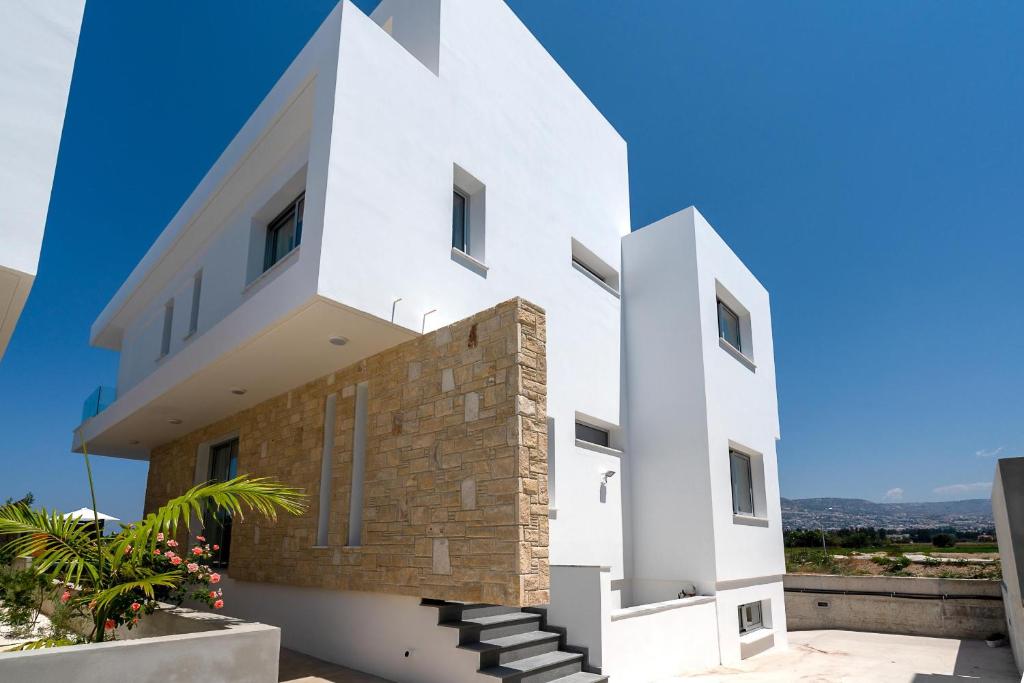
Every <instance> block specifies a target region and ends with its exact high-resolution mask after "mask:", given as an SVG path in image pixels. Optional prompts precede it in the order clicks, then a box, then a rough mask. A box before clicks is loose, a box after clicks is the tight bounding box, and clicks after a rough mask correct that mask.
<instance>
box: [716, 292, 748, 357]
mask: <svg viewBox="0 0 1024 683" xmlns="http://www.w3.org/2000/svg"><path fill="white" fill-rule="evenodd" d="M718 336H719V337H720V338H721V339H724V340H725V341H726V342H728V343H729V344H730V345H731V346H732V347H733V348H734V349H736V350H737V351H742V350H743V345H742V343H741V342H742V340H741V339H740V317H739V316H738V315H736V312H735V311H733V310H732V309H731V308H729V307H728V306H726V305H725V304H724V303H722V300H721V299H719V300H718Z"/></svg>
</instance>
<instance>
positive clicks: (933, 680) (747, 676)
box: [667, 631, 1021, 683]
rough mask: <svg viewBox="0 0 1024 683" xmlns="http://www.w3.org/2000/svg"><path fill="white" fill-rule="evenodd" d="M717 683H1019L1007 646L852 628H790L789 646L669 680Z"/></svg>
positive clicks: (1011, 655) (1019, 679) (979, 641)
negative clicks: (851, 629)
mask: <svg viewBox="0 0 1024 683" xmlns="http://www.w3.org/2000/svg"><path fill="white" fill-rule="evenodd" d="M667 681H719V682H721V683H755V682H756V683H783V682H785V683H797V682H804V683H879V682H883V681H884V682H885V683H940V682H945V681H965V682H966V681H984V682H985V683H1019V682H1020V681H1021V677H1020V674H1018V673H1017V669H1016V667H1015V666H1014V663H1013V654H1012V653H1011V652H1010V648H1009V647H999V648H990V647H988V646H986V645H985V642H984V641H982V640H955V639H951V638H925V637H921V636H898V635H890V634H887V633H859V632H856V631H791V632H790V634H789V650H788V651H785V652H766V653H764V654H762V655H759V656H756V657H752V658H751V659H748V660H746V661H744V662H742V663H740V664H738V665H736V666H731V667H718V668H716V669H714V670H712V671H710V672H707V673H701V674H694V675H690V676H683V677H677V678H671V679H667Z"/></svg>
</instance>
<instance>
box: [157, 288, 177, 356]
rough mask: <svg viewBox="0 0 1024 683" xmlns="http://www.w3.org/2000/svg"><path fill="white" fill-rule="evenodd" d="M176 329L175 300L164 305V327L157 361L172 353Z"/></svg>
mask: <svg viewBox="0 0 1024 683" xmlns="http://www.w3.org/2000/svg"><path fill="white" fill-rule="evenodd" d="M173 328H174V299H170V300H169V301H167V302H166V303H165V304H164V326H163V329H162V330H161V331H160V355H159V356H157V359H158V360H159V359H160V358H165V357H166V356H169V355H170V353H171V334H172V330H173Z"/></svg>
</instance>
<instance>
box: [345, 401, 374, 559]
mask: <svg viewBox="0 0 1024 683" xmlns="http://www.w3.org/2000/svg"><path fill="white" fill-rule="evenodd" d="M368 402H369V387H368V386H367V384H366V382H361V383H360V384H357V385H356V423H355V429H354V433H353V436H352V491H351V493H350V494H349V507H348V545H350V546H358V545H362V542H363V479H364V477H365V472H366V429H367V424H366V423H367V416H368V413H369V410H368V405H367V404H368Z"/></svg>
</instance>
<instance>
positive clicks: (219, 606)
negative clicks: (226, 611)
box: [213, 600, 224, 609]
mask: <svg viewBox="0 0 1024 683" xmlns="http://www.w3.org/2000/svg"><path fill="white" fill-rule="evenodd" d="M223 606H224V601H223V600H218V601H217V602H215V603H213V608H214V609H220V608H221V607H223Z"/></svg>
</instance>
